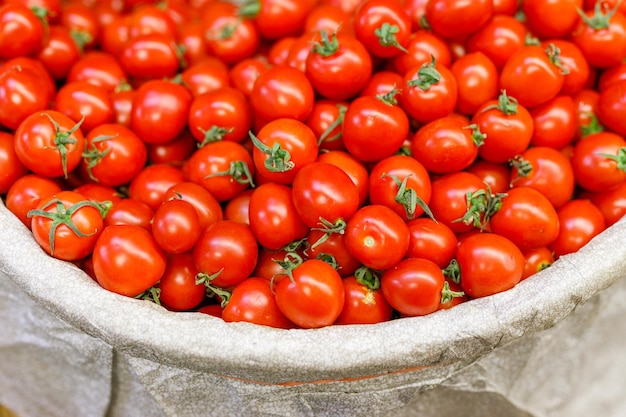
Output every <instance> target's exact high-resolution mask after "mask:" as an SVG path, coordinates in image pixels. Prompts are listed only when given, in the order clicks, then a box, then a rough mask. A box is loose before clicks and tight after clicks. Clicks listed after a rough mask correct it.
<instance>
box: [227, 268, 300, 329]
mask: <svg viewBox="0 0 626 417" xmlns="http://www.w3.org/2000/svg"><path fill="white" fill-rule="evenodd" d="M222 318H223V319H224V321H226V322H241V321H244V322H248V323H254V324H259V325H261V326H270V327H275V328H278V329H291V328H293V327H295V326H294V324H293V323H292V322H290V321H289V319H287V317H285V315H284V314H283V313H282V312H281V311H280V309H279V308H278V304H277V303H276V297H275V296H274V293H273V292H272V288H271V286H270V282H269V281H268V280H266V279H263V278H258V277H250V278H248V279H246V280H245V281H243V282H241V283H239V284H238V285H237V286H236V287H235V288H233V291H232V294H231V295H230V298H229V299H228V304H226V307H224V311H223V312H222Z"/></svg>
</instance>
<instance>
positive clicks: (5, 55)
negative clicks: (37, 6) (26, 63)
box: [0, 3, 45, 60]
mask: <svg viewBox="0 0 626 417" xmlns="http://www.w3.org/2000/svg"><path fill="white" fill-rule="evenodd" d="M44 38H45V28H44V22H43V21H42V19H40V18H39V17H38V16H37V15H36V14H35V12H34V11H33V10H31V9H30V8H29V7H28V6H27V5H25V4H15V3H8V4H5V5H3V6H2V7H0V59H3V60H4V59H9V58H14V57H17V56H20V55H22V56H24V55H33V54H36V53H37V52H38V51H39V50H40V49H41V48H42V46H43V42H44Z"/></svg>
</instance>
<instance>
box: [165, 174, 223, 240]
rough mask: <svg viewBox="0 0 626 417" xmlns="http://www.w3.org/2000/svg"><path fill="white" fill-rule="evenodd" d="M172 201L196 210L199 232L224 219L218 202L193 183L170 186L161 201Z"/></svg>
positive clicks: (186, 182) (187, 182) (206, 191)
mask: <svg viewBox="0 0 626 417" xmlns="http://www.w3.org/2000/svg"><path fill="white" fill-rule="evenodd" d="M172 199H178V200H183V201H186V202H188V203H189V204H191V205H192V206H193V207H194V208H195V209H196V212H197V213H198V220H199V221H200V224H199V228H200V230H204V228H205V227H207V226H208V225H210V224H212V223H215V222H216V221H218V220H222V219H223V218H224V210H223V209H222V206H221V205H220V202H219V201H218V200H217V199H216V198H215V197H214V196H213V194H211V193H210V192H209V191H208V190H207V189H206V188H204V187H203V186H201V185H199V184H196V183H195V182H191V181H184V182H180V183H178V184H175V185H173V186H171V187H170V188H169V189H168V190H167V191H166V193H165V195H164V196H163V201H168V200H172Z"/></svg>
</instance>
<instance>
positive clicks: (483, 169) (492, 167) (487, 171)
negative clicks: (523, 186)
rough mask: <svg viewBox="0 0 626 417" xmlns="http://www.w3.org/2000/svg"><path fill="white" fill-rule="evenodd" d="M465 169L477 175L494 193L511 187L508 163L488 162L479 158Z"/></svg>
mask: <svg viewBox="0 0 626 417" xmlns="http://www.w3.org/2000/svg"><path fill="white" fill-rule="evenodd" d="M465 171H467V172H469V173H471V174H474V175H477V176H478V177H479V178H480V179H481V180H482V181H483V182H484V183H485V184H487V185H488V186H489V189H490V190H491V192H492V193H494V194H499V193H506V191H507V190H508V189H509V188H511V180H510V178H509V177H510V172H511V168H510V167H509V164H508V163H497V162H489V161H485V160H483V159H480V158H479V159H477V160H476V161H475V162H474V163H473V164H472V165H470V166H469V167H468V168H467V169H466V170H465Z"/></svg>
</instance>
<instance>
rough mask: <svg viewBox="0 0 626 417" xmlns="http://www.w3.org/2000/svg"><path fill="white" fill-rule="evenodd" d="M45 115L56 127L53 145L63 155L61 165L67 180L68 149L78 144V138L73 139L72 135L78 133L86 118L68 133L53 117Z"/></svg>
mask: <svg viewBox="0 0 626 417" xmlns="http://www.w3.org/2000/svg"><path fill="white" fill-rule="evenodd" d="M43 114H45V115H46V116H47V117H48V119H50V122H51V123H52V125H53V126H54V141H53V143H54V147H55V148H56V149H57V150H58V151H59V153H60V154H61V165H62V167H63V175H64V176H65V178H67V148H68V145H74V144H76V138H73V137H72V135H73V134H74V132H76V131H77V130H78V129H79V128H80V125H82V124H83V122H84V121H85V116H84V115H83V117H82V118H81V119H80V121H79V122H78V123H76V124H75V125H74V126H73V127H72V128H71V129H70V130H68V131H67V132H61V126H60V125H59V123H57V121H56V120H54V119H53V118H52V116H50V115H49V114H48V113H43Z"/></svg>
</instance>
